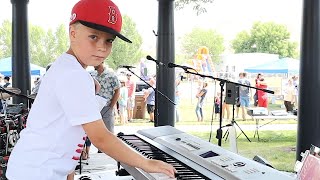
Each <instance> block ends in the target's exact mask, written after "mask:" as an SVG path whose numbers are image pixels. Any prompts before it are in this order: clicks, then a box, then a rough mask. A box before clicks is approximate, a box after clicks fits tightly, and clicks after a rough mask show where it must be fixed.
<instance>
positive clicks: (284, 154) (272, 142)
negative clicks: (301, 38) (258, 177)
mask: <svg viewBox="0 0 320 180" xmlns="http://www.w3.org/2000/svg"><path fill="white" fill-rule="evenodd" d="M188 133H189V134H192V135H194V136H198V137H200V138H202V139H204V140H206V141H208V139H209V132H188ZM246 134H247V135H248V137H249V138H250V140H251V141H252V142H249V141H248V140H247V139H246V138H245V136H244V135H241V136H240V137H239V138H238V139H237V145H238V152H239V154H240V155H241V156H244V157H246V158H248V159H252V158H253V157H254V156H255V155H259V156H261V157H263V158H264V159H266V160H267V161H268V162H269V163H270V164H271V165H272V166H273V167H275V168H276V169H278V170H281V171H288V172H292V171H293V168H294V164H295V157H296V151H295V149H296V131H281V132H279V131H260V133H259V134H260V141H258V140H257V138H255V139H254V138H253V134H254V132H253V131H248V132H247V131H246ZM211 142H212V143H213V144H215V145H217V144H218V142H217V139H216V138H215V135H213V138H212V139H211ZM222 147H223V148H225V149H228V148H229V142H228V141H225V139H223V141H222Z"/></svg>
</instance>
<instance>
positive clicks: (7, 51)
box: [0, 16, 142, 68]
mask: <svg viewBox="0 0 320 180" xmlns="http://www.w3.org/2000/svg"><path fill="white" fill-rule="evenodd" d="M11 32H12V23H11V22H10V21H4V22H3V23H2V26H1V27H0V58H4V57H10V56H12V37H11V36H12V33H11ZM122 33H123V34H125V35H126V36H127V37H128V38H129V39H130V40H131V41H132V42H133V43H132V44H130V43H126V42H124V41H122V40H119V39H118V38H117V39H116V41H115V42H114V45H113V49H112V50H113V53H112V54H111V55H110V56H109V58H108V59H107V60H106V63H107V64H108V65H109V66H110V67H111V68H116V67H118V66H119V65H121V64H129V65H133V64H135V63H136V62H138V61H139V60H140V57H141V49H140V48H141V45H142V37H141V36H140V34H139V33H138V31H137V29H136V24H135V23H134V22H133V20H132V19H131V18H130V17H128V16H124V17H123V27H122ZM68 47H69V39H68V32H67V29H66V27H65V26H64V25H63V24H61V25H59V26H58V27H57V28H56V29H55V31H53V30H52V29H49V30H45V29H43V28H42V27H40V26H36V25H32V24H30V25H29V52H30V62H31V63H33V64H37V65H39V66H42V67H46V66H47V65H48V64H49V63H50V62H53V61H54V60H55V59H56V58H57V57H58V56H59V55H61V54H62V53H63V52H65V51H66V50H67V49H68Z"/></svg>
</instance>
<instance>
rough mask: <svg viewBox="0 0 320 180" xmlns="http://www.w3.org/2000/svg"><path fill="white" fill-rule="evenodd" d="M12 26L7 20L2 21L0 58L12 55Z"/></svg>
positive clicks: (0, 28)
mask: <svg viewBox="0 0 320 180" xmlns="http://www.w3.org/2000/svg"><path fill="white" fill-rule="evenodd" d="M11 27H12V25H11V22H10V21H9V20H5V21H3V23H2V25H1V27H0V58H5V57H10V56H11V54H12V40H11V39H12V28H11Z"/></svg>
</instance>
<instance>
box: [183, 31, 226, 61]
mask: <svg viewBox="0 0 320 180" xmlns="http://www.w3.org/2000/svg"><path fill="white" fill-rule="evenodd" d="M223 42H224V40H223V36H222V35H220V34H218V33H217V32H216V31H214V30H211V29H210V30H204V29H200V28H194V29H193V30H192V32H191V33H189V34H186V35H185V36H184V37H183V38H182V42H181V45H182V51H183V52H184V54H185V55H186V56H187V58H194V56H195V55H196V54H197V50H198V48H199V47H201V46H206V47H207V48H208V49H209V52H210V54H211V56H212V60H213V62H214V63H219V62H220V58H219V56H220V54H221V53H222V52H223V51H224V46H223Z"/></svg>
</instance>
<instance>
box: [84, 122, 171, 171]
mask: <svg viewBox="0 0 320 180" xmlns="http://www.w3.org/2000/svg"><path fill="white" fill-rule="evenodd" d="M82 127H83V129H84V130H85V132H86V134H87V135H88V137H89V138H90V140H91V142H92V143H93V144H94V145H95V146H96V147H97V148H98V149H100V150H101V151H103V152H104V153H106V154H108V155H109V156H111V157H112V158H114V159H116V160H117V161H120V162H123V163H125V164H127V165H129V166H133V167H138V168H141V169H143V170H145V171H147V172H160V173H165V174H167V175H168V176H170V177H174V173H175V169H174V168H173V167H172V166H171V165H169V164H167V163H164V162H162V161H158V160H150V159H147V158H145V157H143V156H142V155H140V154H138V153H137V152H135V151H133V150H132V149H131V148H129V147H128V146H127V145H126V144H124V143H123V142H122V141H121V140H120V139H118V138H117V137H116V136H115V135H114V134H112V133H111V132H109V131H108V129H107V128H106V126H105V125H104V122H103V121H102V120H101V119H100V120H97V121H94V122H90V123H87V124H83V125H82Z"/></svg>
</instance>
